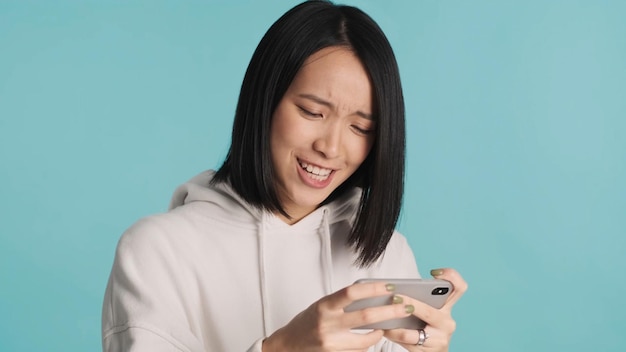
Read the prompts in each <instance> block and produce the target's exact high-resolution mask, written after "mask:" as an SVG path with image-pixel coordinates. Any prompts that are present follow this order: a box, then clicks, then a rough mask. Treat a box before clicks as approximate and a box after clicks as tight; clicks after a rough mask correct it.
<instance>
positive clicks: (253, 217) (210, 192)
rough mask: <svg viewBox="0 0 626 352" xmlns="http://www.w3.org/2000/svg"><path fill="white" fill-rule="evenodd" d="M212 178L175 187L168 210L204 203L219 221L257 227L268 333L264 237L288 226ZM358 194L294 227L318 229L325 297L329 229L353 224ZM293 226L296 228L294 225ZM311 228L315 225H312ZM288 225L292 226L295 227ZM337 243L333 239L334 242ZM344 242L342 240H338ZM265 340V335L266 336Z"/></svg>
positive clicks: (209, 174) (329, 282)
mask: <svg viewBox="0 0 626 352" xmlns="http://www.w3.org/2000/svg"><path fill="white" fill-rule="evenodd" d="M214 175H215V171H212V170H209V171H205V172H203V173H201V174H199V175H197V176H196V177H194V178H192V179H191V180H189V181H188V182H187V183H185V184H183V185H181V186H179V187H178V188H177V189H176V190H175V191H174V195H173V196H172V200H171V202H170V206H169V208H170V210H171V209H174V208H176V207H179V206H182V205H184V204H189V203H192V202H208V203H212V205H214V208H213V209H215V210H214V211H216V212H219V216H220V218H224V219H229V220H231V221H234V222H246V223H253V224H256V225H257V239H258V247H257V250H258V260H259V263H258V268H259V273H258V275H259V279H260V280H259V282H260V287H259V290H260V295H261V302H262V305H263V329H264V331H265V333H266V334H267V333H268V332H270V331H271V326H270V320H271V319H270V318H271V317H270V316H269V314H271V307H269V306H268V299H267V287H266V274H265V268H266V258H265V247H266V245H265V242H266V237H271V236H272V229H273V228H275V226H290V225H287V224H285V223H284V222H282V221H280V220H278V218H277V217H276V216H275V215H274V214H272V213H270V212H267V211H265V210H263V209H260V208H257V207H255V206H253V205H251V204H249V203H247V202H246V201H244V200H243V199H242V198H241V197H240V196H239V195H238V194H237V192H235V190H234V189H233V188H232V187H231V186H230V185H229V184H228V183H225V182H221V183H218V184H214V185H213V184H211V183H210V182H211V180H212V179H213V176H214ZM360 197H361V191H360V189H358V188H355V189H354V190H352V191H350V192H348V193H347V194H345V195H344V196H343V197H340V198H339V199H336V200H334V201H333V202H331V203H329V204H326V205H324V206H321V207H320V208H318V209H316V210H315V211H314V212H312V213H311V214H309V215H307V216H306V217H305V218H304V219H302V220H300V221H299V222H298V223H297V224H300V225H299V226H306V224H311V226H319V230H318V235H319V238H320V245H321V256H320V258H319V260H320V264H321V267H322V270H323V275H324V282H322V283H321V285H323V287H324V291H325V292H326V294H327V295H328V294H330V293H332V292H334V290H335V287H333V276H334V275H333V271H334V270H333V258H332V247H333V244H332V238H331V230H330V229H331V225H333V224H335V223H338V222H341V221H348V222H350V223H351V222H353V221H354V217H355V215H356V211H357V209H358V206H359V201H360ZM297 224H296V225H297ZM313 224H315V225H313ZM296 225H292V226H296ZM338 240H339V239H336V241H338ZM341 240H342V241H345V237H342V239H341ZM266 336H267V335H266Z"/></svg>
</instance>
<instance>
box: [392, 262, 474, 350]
mask: <svg viewBox="0 0 626 352" xmlns="http://www.w3.org/2000/svg"><path fill="white" fill-rule="evenodd" d="M431 274H432V275H433V276H434V277H435V278H436V279H443V280H447V281H450V282H451V283H452V285H453V286H454V290H453V291H452V293H451V294H450V296H449V297H448V299H447V300H446V303H445V304H444V306H443V307H441V309H436V308H433V307H431V306H429V305H428V304H426V303H422V302H420V301H417V300H415V299H412V298H410V297H407V296H401V297H402V299H403V304H405V305H413V306H414V307H415V310H414V311H413V315H415V316H416V317H418V318H420V319H421V320H423V321H425V322H426V323H427V325H426V327H425V328H424V333H425V337H426V339H425V340H424V341H423V344H422V345H418V342H419V341H420V331H419V330H408V329H393V330H387V331H385V335H384V336H385V337H386V338H387V339H389V340H391V341H393V342H395V343H398V344H400V345H402V346H403V347H404V348H406V349H407V350H409V351H412V352H418V351H419V352H422V351H424V352H425V351H428V352H447V351H448V347H449V346H450V339H451V338H452V334H453V333H454V330H455V329H456V322H455V321H454V319H452V315H451V312H452V307H453V306H454V304H455V303H456V302H457V301H458V300H459V298H461V296H463V293H465V291H466V290H467V283H466V282H465V280H463V278H462V277H461V275H460V274H459V273H458V272H457V271H456V270H454V269H450V268H446V269H436V270H432V271H431ZM423 337H424V336H423Z"/></svg>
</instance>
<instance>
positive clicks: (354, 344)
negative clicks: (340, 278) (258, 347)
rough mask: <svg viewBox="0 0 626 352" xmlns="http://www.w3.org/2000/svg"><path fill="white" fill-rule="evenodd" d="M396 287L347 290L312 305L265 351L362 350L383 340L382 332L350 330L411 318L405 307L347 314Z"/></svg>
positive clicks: (368, 285) (270, 340) (381, 285)
mask: <svg viewBox="0 0 626 352" xmlns="http://www.w3.org/2000/svg"><path fill="white" fill-rule="evenodd" d="M393 289H394V287H393V285H386V284H385V283H382V282H373V283H359V284H353V285H350V286H348V287H345V288H343V289H341V290H339V291H337V292H335V293H333V294H330V295H328V296H325V297H323V298H321V299H320V300H318V301H317V302H315V303H313V304H312V305H311V306H309V307H308V308H307V309H306V310H304V311H303V312H301V313H300V314H298V315H296V316H295V317H294V318H293V319H292V320H291V321H290V322H289V323H288V324H287V325H285V326H284V327H282V328H281V329H279V330H277V331H276V332H274V333H273V334H272V335H271V336H269V337H268V338H267V339H265V341H264V342H263V352H272V351H363V350H367V349H368V348H369V347H371V346H373V345H375V344H376V343H377V342H378V341H380V339H381V338H382V337H383V331H382V330H372V331H370V332H367V333H356V332H352V331H350V330H351V329H355V328H357V327H359V326H363V325H367V324H371V323H376V322H380V321H384V320H388V319H394V318H402V317H406V316H409V315H410V313H407V312H406V308H405V306H404V305H402V304H391V305H385V306H380V307H373V308H366V309H363V310H358V311H354V312H349V313H346V312H344V310H343V309H344V308H345V307H346V306H348V305H349V304H350V303H352V302H354V301H357V300H360V299H363V298H369V297H376V296H383V295H388V294H389V293H390V291H393Z"/></svg>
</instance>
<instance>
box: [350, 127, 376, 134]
mask: <svg viewBox="0 0 626 352" xmlns="http://www.w3.org/2000/svg"><path fill="white" fill-rule="evenodd" d="M352 129H353V130H354V131H355V132H356V133H358V134H360V135H363V136H369V135H371V134H372V133H374V130H367V129H364V128H361V127H359V126H357V125H352Z"/></svg>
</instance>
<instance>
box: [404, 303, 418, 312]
mask: <svg viewBox="0 0 626 352" xmlns="http://www.w3.org/2000/svg"><path fill="white" fill-rule="evenodd" d="M404 311H405V312H407V314H411V313H413V312H414V311H415V307H413V305H411V304H407V305H406V306H404Z"/></svg>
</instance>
